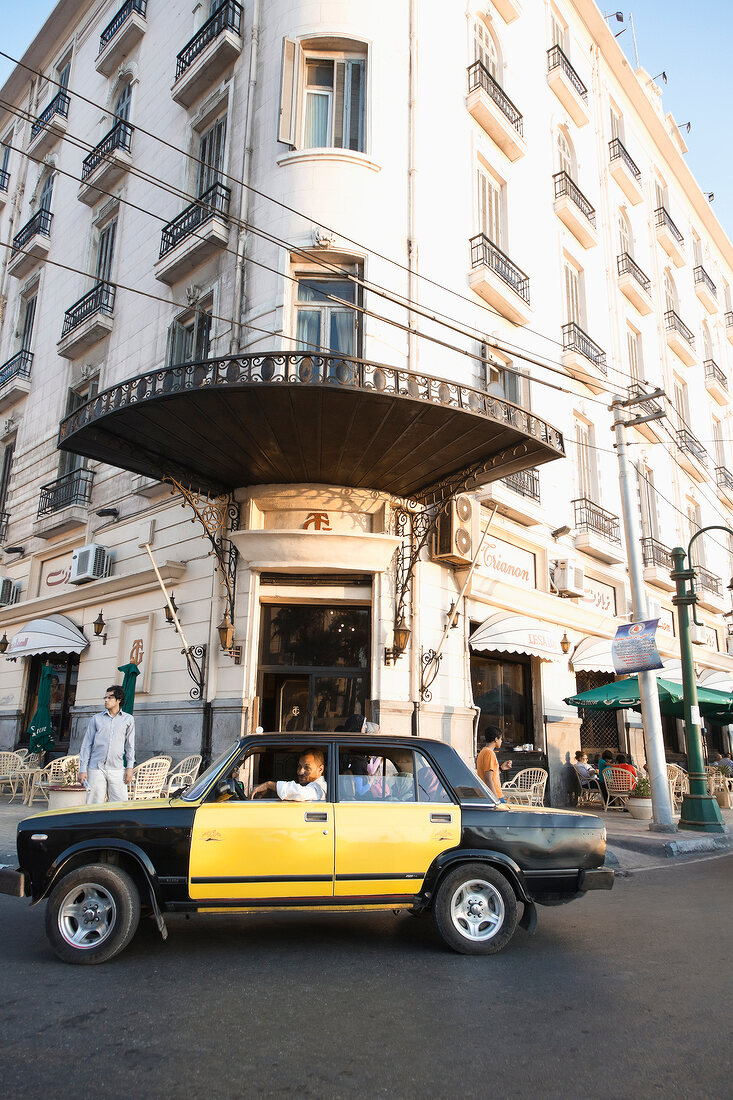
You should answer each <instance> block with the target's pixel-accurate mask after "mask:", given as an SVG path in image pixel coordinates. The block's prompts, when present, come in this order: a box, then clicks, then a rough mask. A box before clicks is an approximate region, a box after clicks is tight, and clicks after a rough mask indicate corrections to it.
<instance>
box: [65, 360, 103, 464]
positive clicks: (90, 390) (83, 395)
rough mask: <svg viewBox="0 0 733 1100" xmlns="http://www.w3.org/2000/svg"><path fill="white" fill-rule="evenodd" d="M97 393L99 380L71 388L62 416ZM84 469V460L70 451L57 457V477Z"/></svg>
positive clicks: (74, 410) (77, 407)
mask: <svg viewBox="0 0 733 1100" xmlns="http://www.w3.org/2000/svg"><path fill="white" fill-rule="evenodd" d="M98 391H99V378H90V379H89V381H88V382H84V383H83V384H82V385H80V386H75V387H72V389H70V390H69V391H68V394H67V397H66V412H65V413H64V416H70V415H71V413H73V412H76V410H77V409H79V408H81V406H82V405H83V404H84V403H85V402H86V401H89V400H91V398H92V397H96V396H97V393H98ZM83 467H84V459H83V458H82V456H81V455H76V454H72V453H71V451H62V452H61V454H60V457H59V477H64V476H65V475H66V474H73V473H74V471H75V470H81V469H82V468H83Z"/></svg>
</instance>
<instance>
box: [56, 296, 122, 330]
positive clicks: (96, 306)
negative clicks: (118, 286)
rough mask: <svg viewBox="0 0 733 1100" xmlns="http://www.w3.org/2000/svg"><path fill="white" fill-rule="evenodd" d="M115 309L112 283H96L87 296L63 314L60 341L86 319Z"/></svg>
mask: <svg viewBox="0 0 733 1100" xmlns="http://www.w3.org/2000/svg"><path fill="white" fill-rule="evenodd" d="M114 308H115V288H114V286H113V285H112V283H97V285H96V286H93V287H92V289H91V290H90V291H89V293H88V294H85V295H84V297H83V298H80V299H79V301H78V302H75V303H74V305H73V306H72V307H71V309H67V311H66V313H65V314H64V327H63V328H62V330H61V339H62V340H63V338H64V337H65V336H68V334H69V333H70V332H73V331H74V329H75V328H78V327H79V325H81V324H82V323H83V322H84V321H86V320H87V318H88V317H91V316H92V315H93V314H95V313H109V314H111V313H112V312H113V311H114Z"/></svg>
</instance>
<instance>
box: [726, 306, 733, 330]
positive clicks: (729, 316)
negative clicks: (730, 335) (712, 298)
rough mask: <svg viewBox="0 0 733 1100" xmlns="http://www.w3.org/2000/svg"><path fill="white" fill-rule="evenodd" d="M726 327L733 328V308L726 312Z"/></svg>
mask: <svg viewBox="0 0 733 1100" xmlns="http://www.w3.org/2000/svg"><path fill="white" fill-rule="evenodd" d="M725 327H726V328H733V309H728V310H726V313H725Z"/></svg>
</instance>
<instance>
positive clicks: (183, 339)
mask: <svg viewBox="0 0 733 1100" xmlns="http://www.w3.org/2000/svg"><path fill="white" fill-rule="evenodd" d="M211 309H212V307H211V304H210V303H209V304H207V305H203V306H200V307H199V308H198V309H196V310H195V311H193V312H188V313H184V314H182V315H181V316H180V317H177V318H176V320H175V321H174V322H173V325H172V326H171V330H170V335H169V351H168V362H169V363H171V364H175V363H200V362H201V361H202V360H204V359H208V358H209V349H210V347H211Z"/></svg>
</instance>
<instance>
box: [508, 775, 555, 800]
mask: <svg viewBox="0 0 733 1100" xmlns="http://www.w3.org/2000/svg"><path fill="white" fill-rule="evenodd" d="M546 785H547V772H546V771H545V769H544V768H523V769H522V771H521V772H517V774H516V775H515V776H514V778H513V779H510V780H509V782H508V783H502V785H501V789H502V792H503V794H504V797H505V798H506V800H507V802H514V803H517V804H518V805H524V806H542V805H543V804H544V801H545V787H546Z"/></svg>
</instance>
